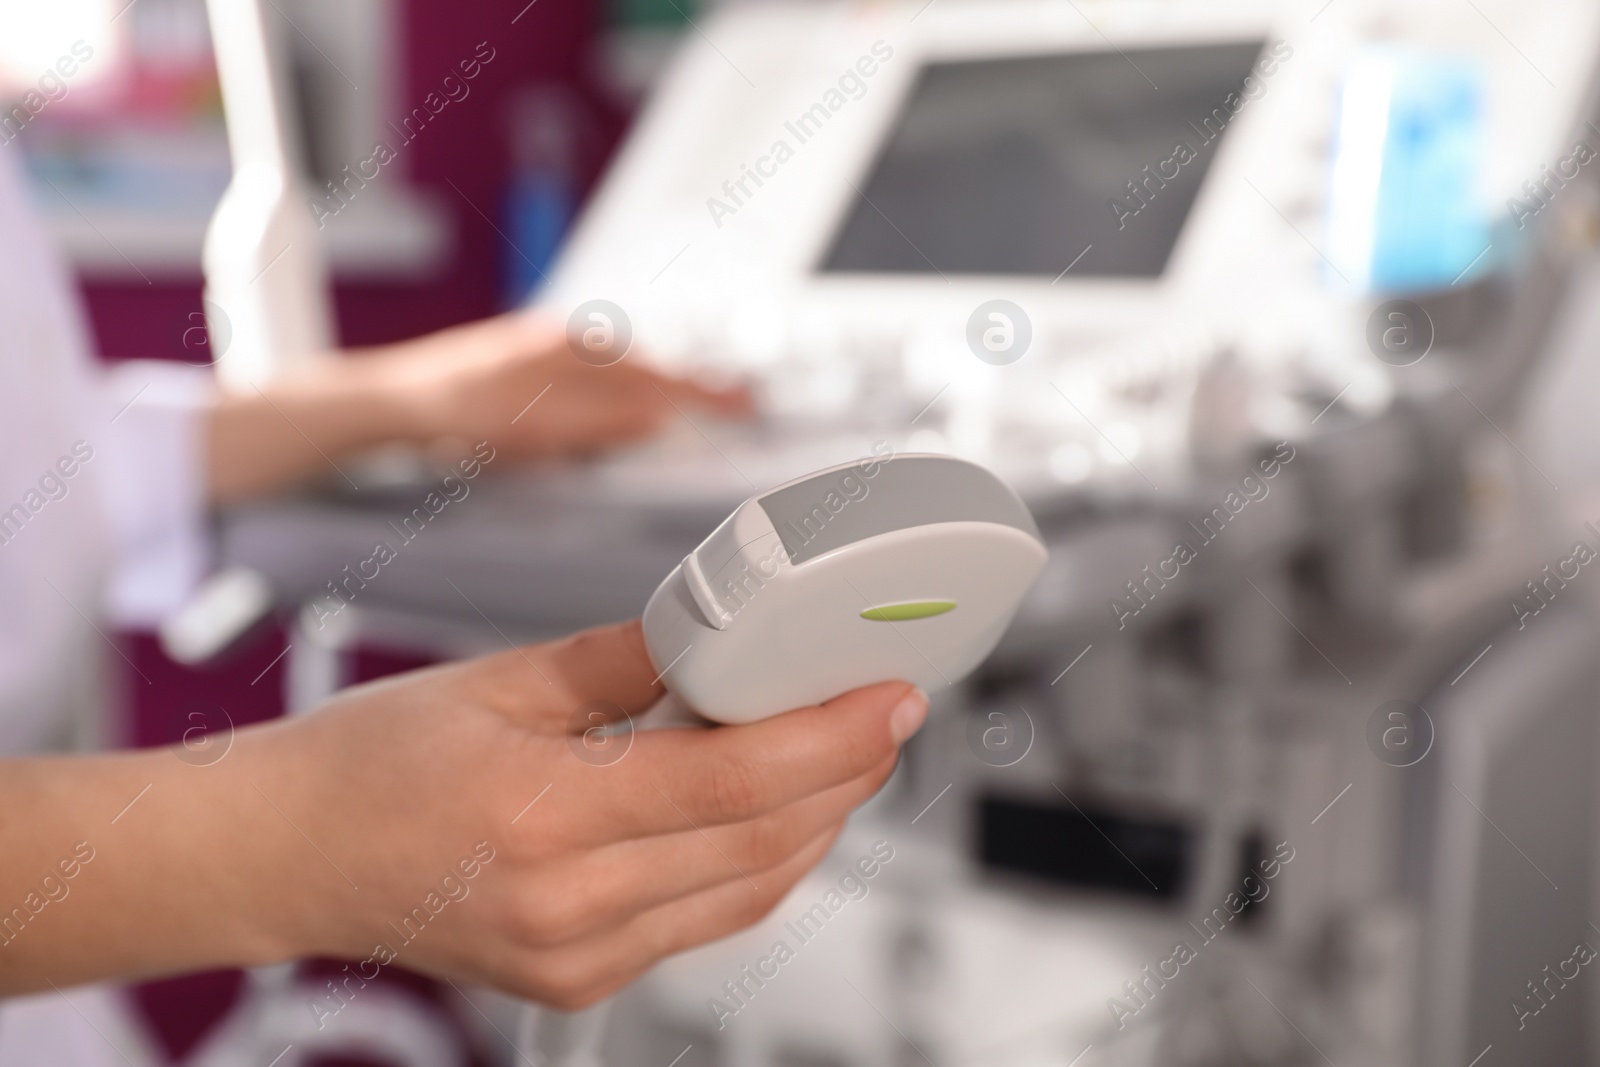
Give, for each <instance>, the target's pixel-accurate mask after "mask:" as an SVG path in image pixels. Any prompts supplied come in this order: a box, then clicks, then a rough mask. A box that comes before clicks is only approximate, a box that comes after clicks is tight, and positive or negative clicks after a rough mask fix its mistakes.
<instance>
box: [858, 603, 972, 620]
mask: <svg viewBox="0 0 1600 1067" xmlns="http://www.w3.org/2000/svg"><path fill="white" fill-rule="evenodd" d="M955 609H956V602H955V601H954V600H913V601H911V602H910V603H907V604H885V605H883V606H882V607H880V608H868V609H867V610H866V611H863V612H862V613H861V617H862V618H863V619H870V620H872V621H873V622H905V621H906V620H907V619H926V618H929V617H930V616H933V615H943V614H944V613H945V612H947V611H954V610H955Z"/></svg>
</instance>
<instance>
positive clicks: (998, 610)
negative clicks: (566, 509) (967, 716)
mask: <svg viewBox="0 0 1600 1067" xmlns="http://www.w3.org/2000/svg"><path fill="white" fill-rule="evenodd" d="M1045 556H1046V553H1045V547H1044V542H1043V540H1042V539H1041V538H1040V536H1039V528H1038V526H1036V525H1035V524H1034V521H1033V516H1032V515H1031V514H1030V513H1029V511H1028V508H1027V506H1026V505H1024V504H1023V502H1022V501H1021V499H1019V498H1018V497H1017V495H1016V493H1014V492H1012V491H1011V489H1010V488H1009V487H1008V486H1006V484H1005V483H1004V482H1002V481H1000V479H999V478H996V477H995V476H994V475H993V474H991V473H989V472H988V471H987V470H985V469H984V468H983V467H980V466H978V465H977V464H975V463H969V462H967V461H966V460H960V459H952V458H950V457H949V456H938V455H900V456H895V457H893V458H891V459H873V460H865V461H860V462H856V463H847V464H844V465H842V466H838V467H829V468H828V469H827V470H822V471H818V472H817V473H815V474H810V475H807V476H806V477H804V478H800V479H797V480H795V481H792V482H789V483H787V484H785V485H780V486H779V487H778V488H776V489H773V490H770V491H769V492H766V493H763V494H761V495H759V496H754V497H751V498H750V499H749V500H746V501H745V502H744V503H743V504H741V505H739V507H738V508H736V509H735V510H734V512H733V514H732V515H730V516H728V518H727V520H726V521H724V522H723V523H722V525H720V526H718V527H717V528H716V529H715V530H713V531H712V532H711V535H710V536H709V537H707V538H706V539H705V540H704V541H702V542H701V543H700V546H699V547H698V548H696V549H695V550H694V551H693V552H691V553H689V554H688V555H687V556H685V557H684V559H683V562H682V563H680V564H679V565H678V566H677V567H675V568H673V570H672V573H671V574H669V575H667V577H666V579H665V580H664V581H663V582H662V583H661V585H660V586H659V587H657V589H656V591H655V594H654V595H653V596H651V598H650V602H649V604H648V605H647V606H646V607H645V609H644V639H645V645H646V647H647V648H648V650H649V653H650V659H651V662H652V663H653V664H654V666H655V669H656V670H657V671H659V672H660V673H661V677H662V680H663V681H664V682H665V683H666V686H667V690H668V692H669V694H670V695H669V697H667V698H664V699H663V701H662V702H660V703H658V704H657V705H656V707H654V708H652V709H651V710H650V711H649V712H647V713H646V715H645V716H644V717H643V718H642V720H641V721H640V723H639V727H640V728H641V729H656V728H662V727H669V726H681V725H696V724H697V725H707V723H706V720H711V721H712V722H718V723H730V724H731V723H748V722H755V721H756V720H759V719H764V718H767V717H768V716H771V715H776V714H778V713H779V712H783V711H788V710H789V709H791V708H798V707H804V706H806V705H808V704H816V703H819V702H821V701H824V700H828V699H831V698H832V697H836V696H838V695H839V694H840V693H844V692H847V691H848V690H851V689H856V688H859V687H861V686H864V685H871V684H872V683H874V682H887V681H895V680H903V681H908V682H912V683H914V684H915V685H917V686H918V687H920V688H921V689H923V690H924V691H930V690H934V689H938V688H940V687H943V686H949V685H953V684H954V683H956V682H957V681H959V680H960V679H961V678H963V677H965V676H966V675H967V674H968V673H970V672H971V671H972V670H973V669H974V668H975V667H977V666H978V665H979V664H980V663H982V662H983V660H984V658H985V657H987V656H988V655H989V653H990V652H991V651H993V649H994V646H995V645H996V644H997V643H998V642H999V640H1000V637H1001V635H1002V634H1003V633H1004V632H1005V629H1006V627H1007V626H1008V625H1009V624H1010V622H1011V619H1012V616H1014V615H1015V614H1016V612H1017V608H1018V607H1019V606H1020V605H1021V603H1022V598H1023V596H1024V595H1025V594H1026V593H1027V591H1028V588H1029V587H1030V586H1031V585H1032V584H1033V580H1034V579H1035V578H1036V577H1037V576H1038V574H1039V571H1040V570H1041V569H1043V567H1044V563H1045ZM672 698H676V700H677V701H678V702H681V705H682V706H681V707H671V706H668V705H670V704H671V703H672ZM686 709H688V711H689V712H691V713H687V714H686ZM693 713H698V714H697V715H696V714H693ZM605 1009H606V1005H605V1004H600V1005H597V1006H596V1007H594V1008H590V1009H588V1010H586V1011H583V1012H578V1013H572V1014H569V1013H563V1012H541V1013H536V1014H532V1015H530V1016H529V1017H528V1018H527V1019H526V1020H525V1021H524V1024H523V1031H522V1034H521V1035H519V1037H520V1041H519V1044H520V1046H521V1048H522V1049H523V1050H524V1051H525V1052H528V1053H531V1054H536V1055H538V1056H539V1057H540V1059H539V1060H538V1061H537V1062H540V1063H542V1064H549V1065H551V1067H596V1065H598V1064H599V1063H600V1058H599V1054H598V1049H599V1043H600V1039H601V1037H602V1036H603V1028H604V1020H605Z"/></svg>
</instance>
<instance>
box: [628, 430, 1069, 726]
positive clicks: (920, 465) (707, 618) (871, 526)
mask: <svg viewBox="0 0 1600 1067" xmlns="http://www.w3.org/2000/svg"><path fill="white" fill-rule="evenodd" d="M808 487H809V488H808ZM786 491H789V492H787V493H786ZM811 496H815V498H816V502H815V504H814V505H813V504H811V502H810V497H811ZM775 499H776V500H787V502H788V503H787V509H788V510H787V514H788V515H790V516H791V517H792V521H786V522H785V523H784V528H785V533H786V535H787V540H788V544H787V546H786V545H785V540H786V538H785V536H783V535H780V533H779V530H778V528H777V527H775V526H774V519H773V517H772V515H771V514H769V509H768V506H766V505H767V504H773V502H774V500H775ZM797 500H798V502H799V506H798V508H797V507H796V503H795V502H796V501H797ZM763 502H766V504H764V503H763ZM774 506H775V507H776V505H774ZM852 509H854V510H853V511H852ZM847 513H848V514H847ZM930 519H931V520H933V521H926V520H930ZM829 527H832V529H829ZM846 527H850V528H852V530H853V532H854V533H858V534H859V533H862V532H863V531H865V532H866V533H867V535H866V536H859V537H854V538H853V539H848V540H847V541H846V543H842V544H837V545H834V544H833V542H836V541H839V540H840V539H841V536H842V537H844V538H850V537H851V530H846ZM877 530H882V532H872V531H877ZM840 531H844V533H843V534H841V533H840ZM818 549H822V550H821V551H817V550H818ZM1045 557H1046V552H1045V547H1044V544H1043V542H1042V540H1041V539H1040V537H1039V534H1038V529H1037V527H1036V526H1035V525H1034V523H1033V519H1032V516H1030V515H1029V514H1028V512H1027V508H1026V507H1025V506H1024V505H1023V504H1022V502H1021V501H1020V500H1019V499H1017V497H1016V495H1015V494H1014V493H1012V492H1011V490H1010V489H1009V488H1007V487H1006V486H1005V485H1004V484H1003V483H1001V482H1000V481H999V479H997V478H995V477H994V475H992V474H990V473H989V472H988V471H986V470H984V469H983V468H981V467H978V466H977V465H976V464H972V463H968V462H966V461H965V460H958V459H952V458H950V457H948V456H925V455H902V456H898V457H895V458H893V459H887V460H872V461H865V462H858V463H851V464H843V465H841V466H838V467H832V468H829V469H827V470H825V471H820V472H817V473H816V474H812V475H808V476H807V477H805V478H801V479H797V480H796V481H794V482H790V483H788V484H787V485H784V486H779V487H778V488H777V489H774V490H772V491H771V492H768V493H764V494H761V495H760V496H757V497H752V498H751V499H749V500H747V501H745V502H744V503H743V504H741V505H740V506H739V507H738V509H736V510H735V511H734V513H733V514H732V515H731V516H729V517H728V519H727V520H726V521H724V522H723V523H722V525H720V526H718V527H717V528H716V530H714V531H713V532H712V533H711V535H710V536H709V537H707V538H706V539H705V541H704V542H702V543H701V544H700V546H699V547H698V548H696V549H695V550H694V551H693V552H691V553H690V554H689V555H688V556H687V557H685V559H684V561H683V562H682V563H681V564H679V565H678V566H677V567H676V568H674V569H673V571H672V573H671V574H669V575H668V576H667V578H666V580H665V581H663V582H662V583H661V585H660V587H659V588H657V590H656V592H655V594H654V595H653V596H652V597H651V598H650V602H649V604H648V605H647V606H646V608H645V611H644V636H645V644H646V646H647V647H648V649H649V652H650V657H651V660H652V661H653V662H654V664H655V666H656V669H657V670H658V671H661V672H663V673H662V677H663V680H664V682H665V683H666V686H667V688H668V689H669V690H670V691H671V692H672V693H673V694H675V695H676V696H677V697H678V698H680V699H681V700H682V701H684V702H685V703H686V704H688V705H689V706H690V707H691V708H693V709H694V710H696V711H698V712H699V713H700V714H702V715H704V716H706V717H707V718H710V719H713V720H716V721H718V722H723V723H743V722H753V721H755V720H758V719H763V718H766V717H767V716H769V715H775V714H777V713H779V712H782V711H787V710H789V709H791V708H797V707H802V706H805V705H808V704H815V703H818V702H820V701H823V700H827V699H830V698H832V697H835V696H838V695H839V694H840V693H843V692H846V691H847V690H850V689H855V688H857V687H860V686H863V685H870V684H872V683H874V682H883V681H890V680H895V679H903V680H905V681H909V682H912V683H914V684H916V685H918V686H919V687H921V688H922V689H924V690H925V691H932V690H935V689H938V688H941V687H943V686H947V685H952V684H954V683H955V682H957V681H959V680H960V679H961V678H962V677H964V676H965V675H966V674H967V673H968V672H970V671H971V670H972V669H973V668H975V667H976V666H978V664H979V663H981V662H982V661H983V660H984V658H985V657H986V656H988V654H989V653H990V652H991V651H992V650H993V649H994V646H995V645H996V643H998V642H999V640H1000V637H1001V635H1002V634H1003V633H1004V632H1005V629H1006V627H1007V625H1009V623H1010V622H1011V618H1012V616H1013V615H1014V614H1015V613H1016V610H1017V607H1018V605H1019V604H1020V603H1021V601H1022V598H1023V596H1024V594H1026V592H1027V590H1028V588H1029V586H1030V585H1032V583H1033V580H1034V578H1035V577H1036V576H1037V575H1038V573H1039V571H1040V570H1041V569H1042V568H1043V566H1044V563H1045ZM939 601H943V602H953V603H954V604H955V607H954V608H952V609H949V610H946V611H944V612H943V613H941V614H934V615H929V616H926V617H919V618H910V619H899V620H884V619H873V618H867V617H864V616H863V614H862V613H863V612H864V611H867V610H869V609H882V608H885V607H890V606H898V605H906V604H925V603H929V602H939Z"/></svg>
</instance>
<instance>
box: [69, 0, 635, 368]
mask: <svg viewBox="0 0 1600 1067" xmlns="http://www.w3.org/2000/svg"><path fill="white" fill-rule="evenodd" d="M526 3H527V0H513V2H508V0H494V2H492V3H484V2H455V3H452V2H448V0H405V3H404V10H405V22H404V35H405V53H406V54H405V71H406V86H407V87H406V90H405V95H404V99H405V101H406V102H407V103H408V105H410V104H420V103H421V100H422V97H423V96H424V95H425V94H427V93H428V92H429V91H432V90H434V89H436V88H437V87H438V86H439V83H440V82H441V81H442V80H443V78H444V77H445V75H446V74H449V73H451V72H453V71H454V70H455V68H456V64H457V62H458V61H459V60H462V59H465V58H467V57H470V56H471V55H472V54H473V51H474V49H475V48H476V47H477V45H478V43H479V42H480V41H487V42H488V43H489V45H490V47H492V48H493V49H494V50H495V58H494V60H493V62H491V63H490V64H488V65H487V66H485V67H484V68H483V70H482V73H481V74H480V75H479V76H478V78H477V79H476V80H475V81H474V82H473V89H472V93H471V95H470V96H468V97H467V99H465V100H463V101H462V102H461V103H460V104H459V105H452V106H451V107H449V108H448V109H447V110H446V111H444V112H443V113H441V114H440V116H439V118H438V119H437V120H436V121H435V122H434V123H432V124H431V125H429V126H428V127H426V128H425V129H424V130H423V131H422V133H421V134H420V135H419V136H418V137H417V139H416V140H415V141H414V142H412V143H411V144H410V145H409V146H408V147H407V149H406V156H405V165H406V166H407V167H409V177H410V179H411V180H412V181H413V183H414V184H416V185H418V186H421V187H423V188H426V189H428V190H430V191H431V192H432V193H433V194H434V195H435V196H436V197H437V199H438V200H439V202H440V203H441V204H443V205H444V206H445V209H446V210H447V211H448V212H449V213H450V216H451V217H452V218H453V220H454V223H455V227H454V230H455V234H454V237H455V247H454V255H453V257H452V259H451V262H450V263H449V264H448V265H447V266H446V267H445V269H444V270H443V271H441V272H440V274H439V276H438V277H436V278H432V279H430V280H428V281H427V282H425V283H422V284H408V285H388V284H339V285H338V286H337V287H336V289H337V308H338V317H339V329H340V335H341V337H342V339H343V340H344V342H345V343H347V344H371V343H374V342H378V341H388V340H395V339H398V338H403V337H409V336H412V335H414V334H417V333H421V332H425V331H427V330H434V329H438V328H439V327H442V326H448V325H450V324H452V323H457V322H464V321H467V320H469V319H474V318H479V317H481V316H484V315H489V314H493V313H494V312H495V311H496V310H497V309H498V307H497V300H498V293H499V284H498V281H499V279H498V271H497V263H498V258H499V256H500V254H501V248H500V245H501V238H500V237H499V236H498V235H497V234H496V233H495V231H494V229H493V228H491V226H490V225H489V223H488V222H486V221H485V220H484V219H483V218H482V217H481V216H480V215H479V214H478V213H477V212H476V211H474V210H473V209H472V207H470V206H469V205H468V204H467V203H465V202H464V201H463V200H462V197H461V195H460V194H458V193H457V192H456V191H455V190H454V189H452V188H451V187H450V184H449V182H454V183H455V185H456V186H458V187H459V188H460V190H461V192H462V193H465V194H466V195H467V196H468V197H470V198H471V200H472V202H473V204H475V205H477V207H478V208H479V209H481V210H482V211H484V212H485V213H487V214H488V215H489V216H490V217H491V218H493V217H495V216H496V215H497V209H498V205H499V201H500V197H501V194H502V190H503V187H504V184H505V180H506V168H507V158H506V157H507V153H506V148H505V135H504V129H505V112H506V106H507V99H508V97H509V96H510V95H511V93H512V92H513V91H514V90H515V89H516V88H518V87H519V86H521V85H524V84H526V83H528V82H533V81H541V82H542V81H551V80H559V81H563V82H566V83H567V84H569V85H571V86H572V87H573V88H574V89H575V90H577V91H578V92H579V93H580V94H581V96H582V97H583V99H584V102H585V103H586V105H587V107H586V111H587V112H588V114H589V116H590V118H591V119H592V123H591V125H592V128H591V129H590V130H589V131H587V132H588V133H589V134H590V135H591V136H590V137H589V143H590V144H591V145H592V146H593V148H594V150H593V151H592V152H590V153H588V158H587V159H586V160H585V161H584V164H585V165H584V170H585V171H586V173H585V175H584V176H585V178H586V179H587V180H589V181H592V179H593V178H594V177H595V175H596V174H597V173H598V171H599V169H600V168H601V166H602V165H603V163H604V157H605V156H606V155H607V154H608V153H609V151H610V149H611V147H612V146H613V145H614V144H615V141H616V139H617V137H618V135H619V133H620V131H621V129H622V126H623V123H624V121H625V120H624V117H623V116H622V115H620V114H619V113H618V111H617V110H616V109H615V107H614V106H612V105H611V104H610V103H609V102H608V101H607V99H606V97H605V96H604V95H603V94H602V93H600V92H599V91H597V90H596V89H595V87H594V86H593V84H592V82H591V79H590V78H589V72H590V70H592V67H593V62H592V58H591V57H592V56H593V54H594V48H595V41H596V37H597V33H598V30H599V25H600V23H599V19H600V6H601V5H600V4H599V3H598V2H597V0H537V2H536V3H534V4H533V5H532V6H531V7H527V9H526V12H525V13H524V14H522V16H521V17H520V18H519V19H518V20H517V22H516V24H515V25H513V24H512V22H511V20H512V18H513V17H515V16H516V15H517V13H518V12H519V11H521V10H522V9H523V7H524V6H525V4H526ZM447 179H448V181H447ZM85 295H86V296H87V299H88V305H89V313H90V317H91V319H92V321H93V325H94V332H95V336H96V339H97V340H98V342H99V344H100V350H101V352H102V353H103V354H105V355H106V356H107V357H109V358H113V359H125V358H130V357H135V356H139V357H171V358H180V357H182V356H183V355H184V349H183V347H182V341H181V338H182V335H183V332H184V330H185V329H188V328H189V327H190V326H192V325H193V320H191V319H190V317H189V315H190V313H191V312H197V311H199V310H200V279H199V277H198V276H196V277H195V278H194V279H193V280H192V281H188V282H186V283H175V284H156V285H145V284H141V283H134V284H116V285H106V284H98V283H96V284H91V285H88V286H86V287H85ZM191 358H192V353H191Z"/></svg>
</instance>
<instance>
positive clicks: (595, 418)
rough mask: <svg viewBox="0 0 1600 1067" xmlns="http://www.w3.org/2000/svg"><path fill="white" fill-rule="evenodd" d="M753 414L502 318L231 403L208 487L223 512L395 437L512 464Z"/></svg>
mask: <svg viewBox="0 0 1600 1067" xmlns="http://www.w3.org/2000/svg"><path fill="white" fill-rule="evenodd" d="M751 411H752V405H751V400H750V396H749V394H748V393H747V392H746V391H745V390H743V389H717V388H711V387H709V386H705V385H701V384H698V383H695V382H693V381H690V380H688V379H684V378H675V377H672V376H670V375H665V374H661V373H659V372H657V371H653V370H651V369H649V368H647V367H646V366H644V365H643V364H642V363H641V362H640V360H639V358H638V356H637V355H636V354H628V355H625V356H624V357H623V358H622V359H620V360H619V361H618V362H616V363H613V364H610V365H609V366H594V365H592V364H591V363H589V362H586V361H585V360H584V359H580V358H579V357H578V355H576V354H575V352H574V350H573V347H572V345H571V344H569V341H568V338H567V336H566V332H565V329H564V328H563V327H562V326H561V325H560V324H559V323H554V322H551V321H549V320H547V319H542V318H538V317H535V316H530V315H527V314H516V315H502V316H500V317H497V318H492V319H485V320H483V321H481V322H475V323H470V324H468V325H465V326H457V327H453V328H451V329H447V330H441V331H439V332H438V333H433V334H428V335H427V336H425V337H419V338H416V339H414V340H410V341H403V342H400V343H399V344H393V345H383V346H379V347H376V348H371V349H365V350H356V351H352V352H350V353H347V354H346V355H344V356H341V357H340V358H337V359H331V360H328V361H325V362H323V363H320V364H318V365H316V366H314V367H312V368H310V369H308V370H305V371H301V372H299V373H296V374H294V375H291V376H289V377H287V378H285V379H283V380H280V381H275V382H272V383H270V384H268V385H265V386H263V387H261V388H251V389H249V390H245V391H242V392H238V393H235V394H230V395H227V396H224V397H222V398H221V399H220V400H219V401H218V402H217V405H216V407H215V408H214V409H213V411H212V413H211V418H210V424H209V427H208V438H209V441H208V463H207V470H208V480H209V483H210V491H211V497H212V499H213V500H215V501H218V502H224V503H225V502H231V501H235V500H240V499H244V498H247V497H250V496H254V495H258V494H261V493H264V492H268V491H271V490H274V489H279V488H282V487H283V486H285V485H288V484H290V483H292V482H294V481H296V480H298V479H300V478H304V477H306V476H308V475H309V474H311V473H313V472H315V471H317V470H322V471H325V472H327V473H330V474H331V473H333V472H334V471H335V470H338V469H339V467H338V465H339V461H340V460H341V459H343V458H344V457H346V456H348V455H350V454H351V453H353V452H357V451H360V450H362V449H370V448H373V447H376V446H378V445H383V444H389V443H394V442H400V443H407V444H416V445H421V446H424V447H429V448H435V447H437V448H442V449H446V450H452V449H453V450H457V451H461V452H463V453H464V452H465V451H466V450H467V449H468V448H470V447H471V445H473V444H475V443H477V442H479V441H484V440H487V441H489V442H490V443H491V444H492V445H493V446H494V447H495V449H496V450H497V451H502V452H504V453H506V454H509V455H511V456H513V457H523V458H533V457H543V456H563V455H571V454H574V453H586V452H593V451H596V450H598V449H602V448H606V447H610V446H615V445H620V444H625V443H627V442H630V441H634V440H637V439H639V438H642V437H645V436H648V435H650V434H652V433H655V432H656V431H658V430H659V429H661V427H662V426H663V425H664V424H665V423H666V422H668V421H669V420H671V419H674V418H679V417H684V416H691V415H694V414H709V415H713V416H720V417H723V418H747V417H749V415H750V414H751ZM341 473H342V471H341Z"/></svg>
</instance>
